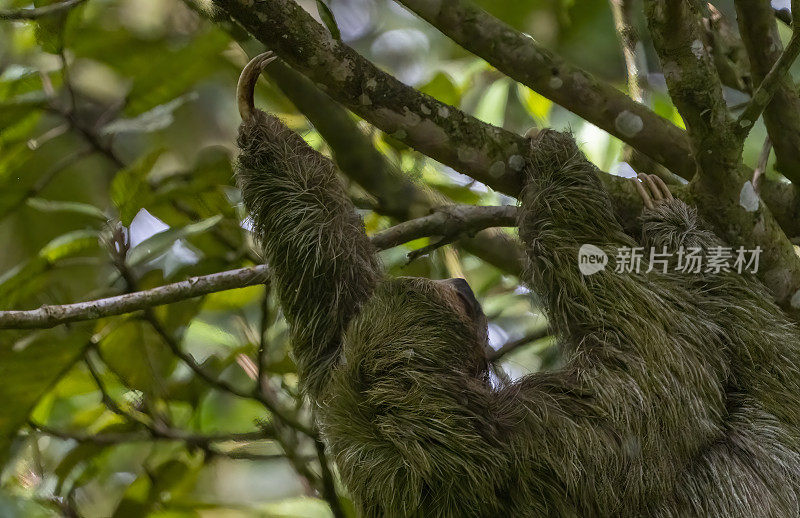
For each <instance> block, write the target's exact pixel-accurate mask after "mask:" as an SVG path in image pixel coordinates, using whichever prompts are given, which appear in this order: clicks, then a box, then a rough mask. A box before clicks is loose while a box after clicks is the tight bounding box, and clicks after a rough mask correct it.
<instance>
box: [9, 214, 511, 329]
mask: <svg viewBox="0 0 800 518" xmlns="http://www.w3.org/2000/svg"><path fill="white" fill-rule="evenodd" d="M515 212H516V208H515V207H473V206H455V207H443V208H441V209H439V212H437V213H436V214H433V215H431V216H426V217H424V218H420V220H412V221H409V222H405V223H401V224H399V225H397V226H395V227H392V228H390V229H388V230H384V231H383V232H380V233H378V234H376V235H375V236H374V237H373V238H372V239H373V243H375V246H376V248H378V249H381V250H382V249H386V248H391V247H393V246H397V245H398V244H401V243H407V242H408V241H413V240H414V239H418V238H420V237H426V236H449V235H453V233H455V234H463V233H471V232H477V231H478V230H482V229H484V228H489V227H495V226H510V225H513V224H514V220H513V218H514V216H513V214H514V213H515ZM448 213H450V214H448ZM266 280H267V267H266V266H263V265H262V266H254V267H251V268H239V269H238V270H230V271H226V272H220V273H214V274H211V275H203V276H200V277H191V278H189V279H186V280H185V281H180V282H176V283H173V284H166V285H164V286H159V287H157V288H152V289H149V290H144V291H135V292H132V293H126V294H124V295H117V296H115V297H108V298H105V299H99V300H92V301H88V302H78V303H75V304H65V305H57V306H42V307H40V308H38V309H34V310H29V311H0V329H38V328H49V327H54V326H57V325H60V324H66V323H69V322H77V321H82V320H95V319H98V318H103V317H109V316H114V315H122V314H125V313H132V312H134V311H141V310H147V309H148V308H152V307H155V306H160V305H163V304H170V303H173V302H178V301H181V300H186V299H190V298H194V297H200V296H203V295H208V294H209V293H214V292H218V291H225V290H232V289H236V288H244V287H247V286H255V285H258V284H264V282H266Z"/></svg>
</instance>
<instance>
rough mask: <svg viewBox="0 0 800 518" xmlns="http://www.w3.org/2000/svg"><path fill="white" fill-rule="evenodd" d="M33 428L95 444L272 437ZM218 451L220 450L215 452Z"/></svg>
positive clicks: (34, 425)
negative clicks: (94, 431)
mask: <svg viewBox="0 0 800 518" xmlns="http://www.w3.org/2000/svg"><path fill="white" fill-rule="evenodd" d="M29 424H30V426H31V428H33V429H34V430H37V431H39V432H41V433H44V434H47V435H50V436H52V437H58V438H59V439H65V440H73V441H76V442H85V443H93V444H103V445H112V444H122V443H129V442H149V441H153V440H159V441H180V442H185V443H187V444H190V445H194V446H206V445H210V444H212V443H220V442H253V441H263V440H265V439H271V437H267V436H266V435H264V432H263V431H257V432H245V433H227V434H213V435H202V434H193V433H186V432H182V431H178V430H172V429H169V430H162V431H161V432H160V433H159V434H157V435H154V434H149V433H147V434H144V433H138V432H118V433H98V434H89V433H85V432H80V431H67V430H58V429H55V428H50V427H48V426H45V425H43V424H39V423H34V422H30V423H29ZM215 453H218V452H215Z"/></svg>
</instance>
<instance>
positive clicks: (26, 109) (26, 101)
mask: <svg viewBox="0 0 800 518" xmlns="http://www.w3.org/2000/svg"><path fill="white" fill-rule="evenodd" d="M44 105H45V101H44V98H43V96H42V95H34V96H25V97H24V98H17V99H16V100H13V101H7V102H2V103H0V134H2V133H4V132H6V131H9V130H10V129H12V128H14V127H15V126H16V125H17V124H20V123H22V122H24V120H25V119H26V118H28V117H30V116H32V115H35V114H38V111H39V110H40V109H42V108H43V107H44Z"/></svg>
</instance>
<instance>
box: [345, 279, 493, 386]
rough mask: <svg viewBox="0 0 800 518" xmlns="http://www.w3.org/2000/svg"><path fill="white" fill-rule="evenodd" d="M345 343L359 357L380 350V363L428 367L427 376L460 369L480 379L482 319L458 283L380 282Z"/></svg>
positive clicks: (463, 285)
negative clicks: (437, 372) (438, 370)
mask: <svg viewBox="0 0 800 518" xmlns="http://www.w3.org/2000/svg"><path fill="white" fill-rule="evenodd" d="M345 341H346V342H347V344H348V347H349V348H355V349H356V350H358V354H359V355H360V357H362V358H364V357H366V358H367V359H369V357H370V356H371V355H370V352H371V351H381V354H380V356H381V358H383V359H385V358H393V359H394V361H397V362H402V361H406V360H408V361H414V362H415V363H418V364H421V365H423V366H424V365H429V366H430V368H431V372H434V371H436V370H437V369H441V368H443V367H446V368H448V369H453V368H461V369H463V374H465V375H467V376H482V375H484V374H485V372H486V369H487V360H486V353H485V351H486V345H487V320H486V316H485V315H484V314H483V311H482V310H481V306H480V304H479V303H478V301H477V299H476V298H475V295H474V293H473V292H472V290H471V289H470V287H469V285H468V284H467V282H466V281H465V280H464V279H448V280H444V281H434V280H430V279H424V278H418V277H399V278H392V279H387V280H385V281H383V282H382V283H381V284H380V285H379V286H378V287H377V289H376V290H375V293H374V294H373V296H372V297H371V298H370V300H369V301H368V302H366V303H365V304H364V306H363V307H362V309H361V311H360V312H359V313H358V315H357V316H355V317H354V318H353V320H352V321H351V323H350V325H349V326H348V331H347V333H346V336H345ZM387 351H394V352H395V353H396V354H390V355H386V352H387ZM382 361H383V360H382ZM442 364H446V365H442ZM396 367H397V368H401V365H400V364H399V363H398V365H396ZM387 368H390V367H388V366H387Z"/></svg>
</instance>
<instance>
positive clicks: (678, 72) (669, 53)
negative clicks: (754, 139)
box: [646, 0, 741, 181]
mask: <svg viewBox="0 0 800 518" xmlns="http://www.w3.org/2000/svg"><path fill="white" fill-rule="evenodd" d="M699 4H700V2H699V1H698V0H680V1H675V2H660V1H658V0H647V1H646V6H647V19H648V25H649V26H650V33H651V35H652V37H653V44H654V46H655V48H656V52H657V53H658V56H659V58H660V60H661V69H662V71H663V72H664V78H665V79H666V81H667V86H668V87H669V93H670V97H672V100H673V102H674V103H675V106H676V107H677V108H678V111H679V112H680V114H681V117H683V120H684V122H685V123H686V127H687V129H688V130H689V136H690V139H691V145H692V149H693V150H694V156H695V158H696V160H697V165H699V166H700V172H702V173H703V174H704V175H708V176H711V177H712V178H713V179H714V180H715V181H725V180H727V179H728V178H727V177H728V173H729V171H730V169H731V165H735V164H737V163H738V162H739V157H740V153H741V145H740V141H739V139H737V138H736V136H735V134H734V132H733V125H732V123H731V120H730V117H729V116H728V107H727V105H726V104H725V100H724V98H723V96H722V84H721V82H720V79H719V74H718V73H717V70H716V68H715V67H714V63H713V60H712V58H711V56H710V54H709V52H708V48H707V42H706V38H705V34H704V31H703V25H702V15H701V12H702V10H701V7H700V5H699Z"/></svg>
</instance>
